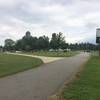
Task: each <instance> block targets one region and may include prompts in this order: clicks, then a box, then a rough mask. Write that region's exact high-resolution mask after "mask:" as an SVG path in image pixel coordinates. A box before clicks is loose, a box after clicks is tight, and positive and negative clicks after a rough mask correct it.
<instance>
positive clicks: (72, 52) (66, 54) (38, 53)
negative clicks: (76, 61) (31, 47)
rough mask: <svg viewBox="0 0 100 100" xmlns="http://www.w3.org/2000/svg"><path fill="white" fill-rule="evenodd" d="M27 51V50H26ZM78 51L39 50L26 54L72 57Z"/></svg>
mask: <svg viewBox="0 0 100 100" xmlns="http://www.w3.org/2000/svg"><path fill="white" fill-rule="evenodd" d="M24 53H25V52H24ZM78 53H79V52H78V51H70V52H49V51H39V52H33V53H28V52H26V54H31V55H37V56H46V57H70V56H74V55H76V54H78Z"/></svg>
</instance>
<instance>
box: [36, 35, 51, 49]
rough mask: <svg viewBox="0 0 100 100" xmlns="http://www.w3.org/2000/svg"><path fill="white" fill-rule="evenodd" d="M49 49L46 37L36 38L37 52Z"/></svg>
mask: <svg viewBox="0 0 100 100" xmlns="http://www.w3.org/2000/svg"><path fill="white" fill-rule="evenodd" d="M48 48H49V38H48V37H47V36H45V35H44V36H40V37H39V38H38V49H39V50H48Z"/></svg>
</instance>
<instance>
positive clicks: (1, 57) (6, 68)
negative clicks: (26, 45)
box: [0, 54, 43, 77]
mask: <svg viewBox="0 0 100 100" xmlns="http://www.w3.org/2000/svg"><path fill="white" fill-rule="evenodd" d="M42 63H43V62H42V61H41V60H40V59H37V58H31V57H23V56H16V55H9V54H0V77H3V76H6V75H11V74H14V73H17V72H20V71H24V70H27V69H31V68H34V67H37V66H39V65H41V64H42Z"/></svg>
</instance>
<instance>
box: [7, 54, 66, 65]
mask: <svg viewBox="0 0 100 100" xmlns="http://www.w3.org/2000/svg"><path fill="white" fill-rule="evenodd" d="M7 54H13V55H21V56H25V57H35V58H39V59H41V60H42V61H43V62H44V63H50V62H54V61H57V60H60V59H64V57H45V56H36V55H28V54H19V53H7Z"/></svg>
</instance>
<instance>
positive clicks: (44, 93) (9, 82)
mask: <svg viewBox="0 0 100 100" xmlns="http://www.w3.org/2000/svg"><path fill="white" fill-rule="evenodd" d="M88 58H89V54H88V53H81V54H78V55H76V56H73V57H67V58H65V59H61V60H58V61H55V62H52V63H49V64H44V65H42V66H40V67H37V68H34V69H31V70H28V71H24V72H20V73H18V74H15V75H12V76H7V77H4V78H1V79H0V100H47V98H48V97H49V96H51V95H53V94H54V93H56V92H57V91H58V90H59V88H60V87H61V86H62V85H63V83H64V82H65V81H67V80H69V79H70V78H71V77H72V76H73V75H74V74H75V73H77V71H78V70H79V67H80V66H82V64H83V63H85V62H86V61H87V60H88Z"/></svg>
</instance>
